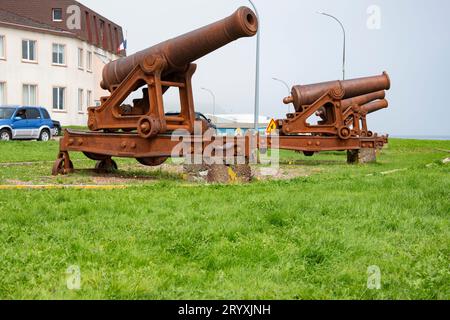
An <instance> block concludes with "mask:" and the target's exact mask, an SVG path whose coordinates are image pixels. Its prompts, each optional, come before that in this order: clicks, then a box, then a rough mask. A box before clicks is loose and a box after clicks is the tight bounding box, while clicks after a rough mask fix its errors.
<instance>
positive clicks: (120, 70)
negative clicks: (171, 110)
mask: <svg viewBox="0 0 450 320" xmlns="http://www.w3.org/2000/svg"><path fill="white" fill-rule="evenodd" d="M257 30H258V20H257V17H256V15H255V14H254V13H253V11H251V10H250V9H248V8H246V7H242V8H240V9H238V10H237V11H236V12H235V13H234V14H233V15H231V16H230V17H228V18H225V19H223V20H221V21H218V22H216V23H213V24H211V25H208V26H206V27H203V28H200V29H198V30H195V31H192V32H190V33H187V34H184V35H182V36H179V37H177V38H174V39H171V40H167V41H165V42H163V43H160V44H158V45H156V46H153V47H150V48H148V49H146V50H143V51H140V52H138V53H135V54H133V55H131V56H129V57H125V58H122V59H118V60H116V61H113V62H111V63H109V64H107V65H106V66H105V67H104V68H103V80H102V82H101V87H102V88H103V89H107V90H109V91H110V92H111V96H109V97H106V98H103V99H102V104H101V106H100V107H99V108H90V109H89V121H88V125H89V129H90V130H92V131H99V130H108V131H115V130H122V131H132V130H137V132H138V134H139V135H140V136H142V137H144V138H149V137H152V136H156V135H158V134H159V133H167V132H170V131H174V130H178V129H186V130H188V131H190V132H192V131H193V125H194V121H195V114H194V113H195V111H194V106H193V97H192V84H191V79H192V76H193V74H194V72H195V70H196V65H195V64H192V62H194V61H195V60H197V59H199V58H201V57H203V56H205V55H207V54H209V53H211V52H213V51H215V50H217V49H219V48H221V47H223V46H225V45H227V44H229V43H231V42H233V41H235V40H237V39H240V38H243V37H251V36H254V35H255V34H256V32H257ZM143 86H146V87H145V88H144V93H143V98H142V99H137V100H135V101H134V104H133V105H132V106H129V105H127V106H123V105H121V104H122V103H123V101H124V100H125V99H126V98H127V97H128V96H129V95H130V94H131V93H132V92H133V91H136V90H137V89H139V88H141V87H143ZM171 87H176V88H178V89H179V90H180V105H181V108H180V109H181V112H180V115H179V116H170V117H166V116H165V110H164V99H163V95H164V93H165V92H166V91H167V90H168V89H169V88H171Z"/></svg>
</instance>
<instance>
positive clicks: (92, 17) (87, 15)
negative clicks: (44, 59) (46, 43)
mask: <svg viewBox="0 0 450 320" xmlns="http://www.w3.org/2000/svg"><path fill="white" fill-rule="evenodd" d="M74 6H75V7H76V8H78V9H79V13H80V14H81V16H80V17H79V18H80V24H81V25H80V27H81V28H78V29H74V28H69V26H68V23H67V22H68V21H70V19H71V18H72V17H73V15H74V14H75V13H76V12H75V11H73V8H74ZM0 8H1V9H0V11H1V12H0V24H1V25H4V26H7V27H11V28H18V29H28V30H32V31H36V30H39V31H41V32H43V33H52V34H58V35H61V36H68V37H75V38H78V39H80V40H83V41H86V42H88V43H90V44H92V45H95V46H96V47H98V48H101V49H103V50H105V51H109V52H111V53H114V54H118V55H126V52H125V51H122V52H118V48H119V46H120V44H121V43H122V42H123V41H124V37H123V31H122V27H121V26H119V25H118V24H116V23H114V22H112V21H111V20H109V19H106V18H105V17H103V16H101V15H99V14H98V13H97V12H95V11H93V10H91V9H90V8H88V7H86V6H84V5H82V4H81V3H79V2H77V1H75V0H27V1H23V0H0ZM53 9H61V11H62V19H61V20H53V17H52V11H53Z"/></svg>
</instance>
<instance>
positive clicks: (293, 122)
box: [278, 72, 391, 148]
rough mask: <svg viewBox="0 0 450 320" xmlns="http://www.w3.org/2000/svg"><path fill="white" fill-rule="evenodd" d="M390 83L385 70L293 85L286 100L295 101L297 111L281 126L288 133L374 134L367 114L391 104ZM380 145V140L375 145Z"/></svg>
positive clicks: (355, 136)
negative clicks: (353, 76)
mask: <svg viewBox="0 0 450 320" xmlns="http://www.w3.org/2000/svg"><path fill="white" fill-rule="evenodd" d="M390 86H391V82H390V79H389V76H388V74H387V73H386V72H383V74H382V75H381V76H374V77H366V78H359V79H352V80H346V81H330V82H323V83H319V84H311V85H305V86H294V87H293V88H292V95H291V96H290V97H287V98H285V99H284V102H285V103H292V104H293V105H294V107H295V110H296V112H295V113H293V114H289V115H288V117H287V119H281V120H278V129H279V130H280V132H281V134H282V135H286V136H296V135H315V136H327V137H331V136H334V137H338V138H339V139H341V140H349V139H352V138H356V139H358V138H371V137H373V136H374V135H375V134H374V133H373V132H372V131H370V130H369V129H368V126H367V115H368V114H370V113H373V112H376V111H378V110H381V109H384V108H387V107H388V102H387V100H386V99H385V97H386V92H385V90H389V89H390ZM315 117H318V118H319V119H320V120H317V119H315ZM385 140H387V137H386V139H385ZM382 141H383V139H382ZM379 146H380V143H377V144H376V146H374V147H379ZM363 148H364V147H363Z"/></svg>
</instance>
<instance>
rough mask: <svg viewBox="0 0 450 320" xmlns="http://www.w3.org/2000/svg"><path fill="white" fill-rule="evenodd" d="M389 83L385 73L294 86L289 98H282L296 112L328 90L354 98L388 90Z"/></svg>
mask: <svg viewBox="0 0 450 320" xmlns="http://www.w3.org/2000/svg"><path fill="white" fill-rule="evenodd" d="M390 86H391V81H390V79H389V76H388V74H387V73H386V72H383V74H382V75H380V76H374V77H366V78H359V79H352V80H344V81H329V82H322V83H317V84H310V85H304V86H294V87H293V88H292V93H291V96H289V97H287V98H284V100H283V102H284V103H285V104H290V103H293V104H294V107H295V109H296V110H300V109H301V107H302V106H305V105H311V104H313V103H314V102H315V101H317V100H318V99H319V98H320V97H321V96H323V95H324V94H325V93H327V91H330V90H338V91H340V90H343V91H344V97H343V99H349V98H354V97H357V96H362V95H366V94H369V93H373V92H377V91H381V90H389V89H390Z"/></svg>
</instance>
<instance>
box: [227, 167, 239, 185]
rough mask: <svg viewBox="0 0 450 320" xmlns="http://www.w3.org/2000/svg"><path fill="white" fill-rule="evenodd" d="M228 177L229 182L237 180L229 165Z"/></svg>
mask: <svg viewBox="0 0 450 320" xmlns="http://www.w3.org/2000/svg"><path fill="white" fill-rule="evenodd" d="M228 177H229V178H230V181H231V182H235V181H236V180H237V174H236V172H234V171H233V169H231V167H228Z"/></svg>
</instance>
